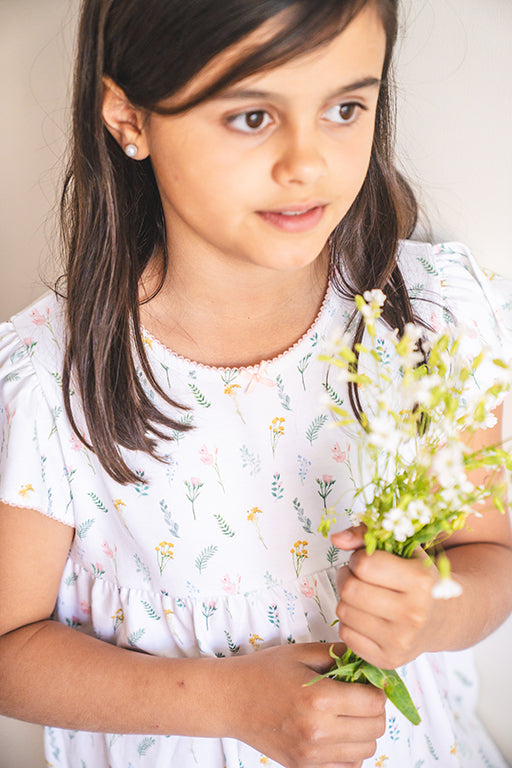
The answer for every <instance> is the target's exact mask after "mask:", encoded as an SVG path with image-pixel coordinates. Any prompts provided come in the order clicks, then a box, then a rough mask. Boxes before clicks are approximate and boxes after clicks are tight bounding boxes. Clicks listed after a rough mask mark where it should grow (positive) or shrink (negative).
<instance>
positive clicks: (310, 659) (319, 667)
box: [299, 642, 346, 674]
mask: <svg viewBox="0 0 512 768" xmlns="http://www.w3.org/2000/svg"><path fill="white" fill-rule="evenodd" d="M331 648H332V650H333V652H334V653H335V654H336V655H337V656H342V655H343V654H344V653H345V651H346V646H345V644H344V643H340V642H337V643H304V644H301V645H300V651H299V653H300V656H301V661H302V663H303V664H305V665H306V666H307V667H309V668H310V669H312V670H314V671H315V672H317V673H318V674H323V673H324V672H328V671H329V670H330V669H331V667H332V666H333V664H334V660H333V658H332V656H331V654H330V649H331Z"/></svg>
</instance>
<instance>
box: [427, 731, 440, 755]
mask: <svg viewBox="0 0 512 768" xmlns="http://www.w3.org/2000/svg"><path fill="white" fill-rule="evenodd" d="M425 741H426V742H427V747H428V751H429V752H430V754H431V755H432V757H433V758H434V760H439V758H438V756H437V755H436V751H435V749H434V745H433V744H432V742H431V740H430V739H429V737H428V736H427V734H425Z"/></svg>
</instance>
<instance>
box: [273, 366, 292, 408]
mask: <svg viewBox="0 0 512 768" xmlns="http://www.w3.org/2000/svg"><path fill="white" fill-rule="evenodd" d="M276 384H277V394H278V397H279V400H280V401H281V405H282V406H283V408H284V409H285V411H291V407H290V395H287V394H286V392H285V391H284V383H283V377H282V376H281V374H278V376H277V377H276Z"/></svg>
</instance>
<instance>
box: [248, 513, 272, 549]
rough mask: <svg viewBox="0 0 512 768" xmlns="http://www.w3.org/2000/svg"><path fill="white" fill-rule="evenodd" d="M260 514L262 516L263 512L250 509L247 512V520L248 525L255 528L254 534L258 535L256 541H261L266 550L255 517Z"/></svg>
mask: <svg viewBox="0 0 512 768" xmlns="http://www.w3.org/2000/svg"><path fill="white" fill-rule="evenodd" d="M262 514H263V511H262V510H261V509H260V508H259V507H252V509H249V510H247V519H248V521H249V522H250V523H253V524H254V527H255V528H256V532H257V534H258V539H259V540H260V541H261V543H262V544H263V546H264V547H265V549H268V547H267V545H266V544H265V542H264V541H263V536H262V535H261V531H260V526H259V523H258V518H257V517H256V515H262Z"/></svg>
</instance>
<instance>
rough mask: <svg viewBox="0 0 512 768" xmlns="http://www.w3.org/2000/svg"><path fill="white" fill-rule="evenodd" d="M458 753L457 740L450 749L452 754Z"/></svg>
mask: <svg viewBox="0 0 512 768" xmlns="http://www.w3.org/2000/svg"><path fill="white" fill-rule="evenodd" d="M456 754H457V742H456V741H454V742H453V747H452V748H451V749H450V755H456Z"/></svg>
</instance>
